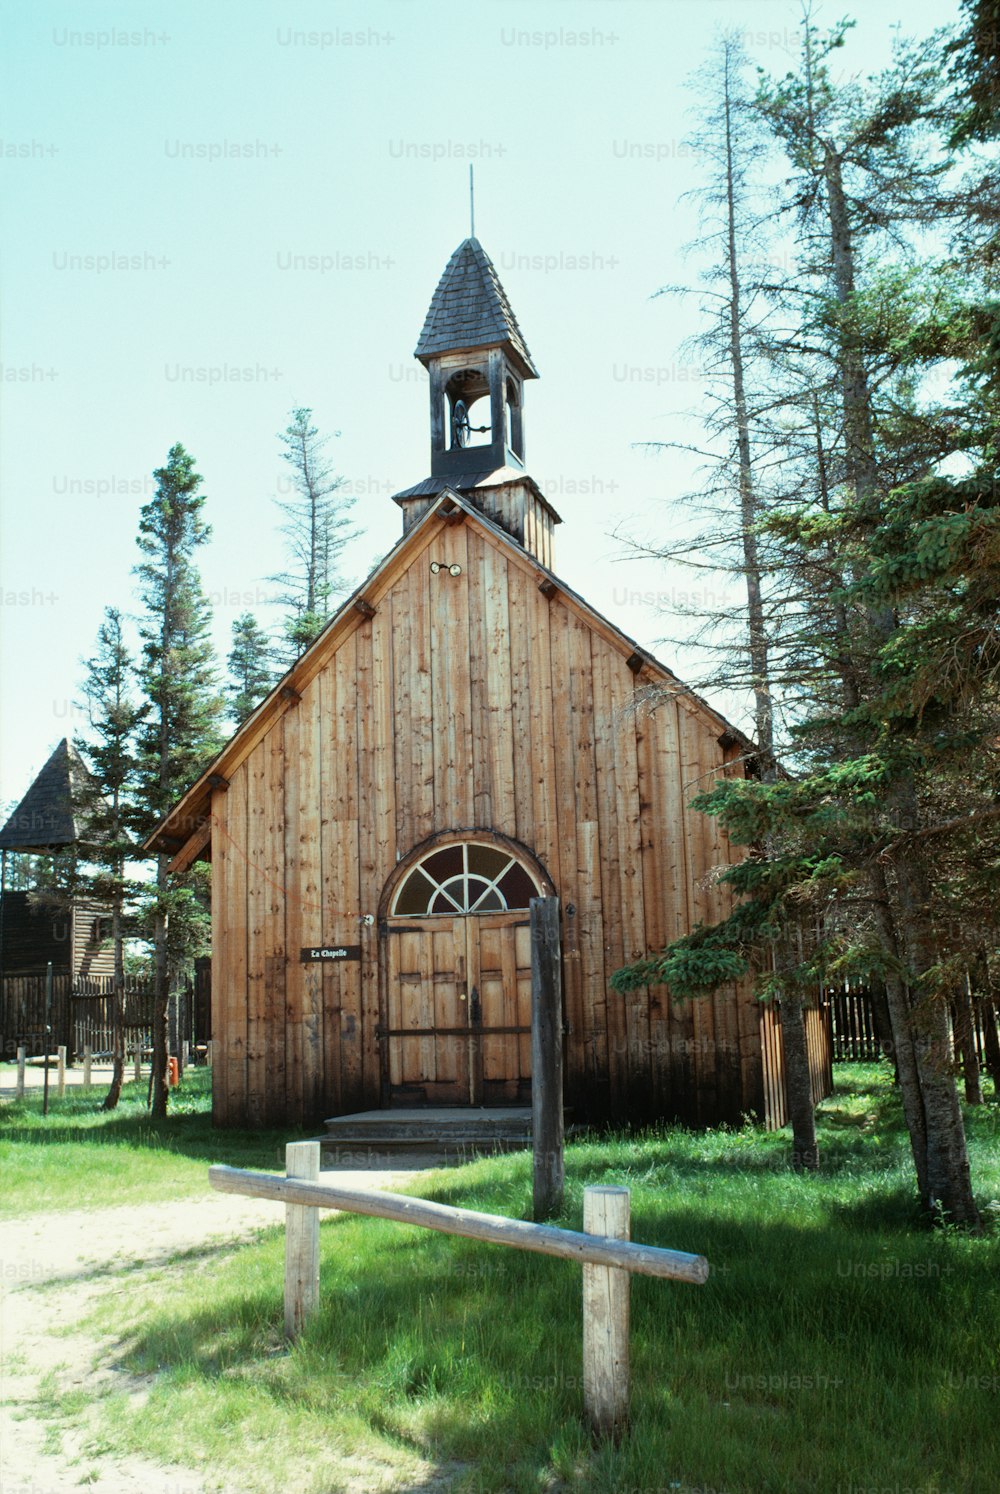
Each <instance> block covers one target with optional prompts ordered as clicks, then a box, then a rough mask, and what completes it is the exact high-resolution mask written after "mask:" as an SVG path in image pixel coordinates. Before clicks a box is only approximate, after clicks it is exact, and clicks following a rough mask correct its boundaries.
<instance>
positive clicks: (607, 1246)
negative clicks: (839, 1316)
mask: <svg viewBox="0 0 1000 1494" xmlns="http://www.w3.org/2000/svg"><path fill="white" fill-rule="evenodd" d="M319 1161H320V1144H319V1142H318V1141H296V1142H291V1143H289V1145H288V1146H287V1147H286V1149H285V1172H286V1175H285V1177H283V1178H282V1177H275V1176H274V1175H273V1174H271V1173H261V1172H244V1171H243V1170H241V1169H240V1168H236V1167H223V1166H216V1167H210V1168H209V1170H208V1180H209V1182H210V1183H211V1185H212V1187H213V1188H217V1189H218V1190H219V1192H220V1193H239V1194H245V1195H247V1196H248V1197H250V1198H270V1199H274V1200H275V1201H276V1202H278V1203H283V1204H284V1205H285V1332H286V1334H287V1335H288V1337H289V1338H294V1337H296V1336H297V1335H298V1334H299V1333H301V1331H302V1329H303V1328H304V1327H305V1325H306V1323H307V1322H308V1321H309V1319H310V1318H311V1317H312V1316H313V1315H314V1314H315V1313H316V1311H317V1310H318V1308H319V1300H320V1297H319V1214H318V1211H319V1210H320V1209H339V1210H342V1211H344V1212H346V1213H352V1214H367V1215H371V1216H373V1217H375V1218H377V1219H394V1220H396V1222H397V1223H399V1224H416V1225H419V1226H420V1227H421V1228H423V1229H433V1230H438V1231H440V1232H441V1233H443V1234H448V1235H462V1236H464V1237H465V1238H466V1239H471V1240H483V1241H487V1242H489V1243H491V1244H494V1245H507V1246H512V1247H513V1248H514V1249H515V1250H529V1251H535V1252H537V1253H538V1254H540V1255H554V1256H557V1257H559V1258H560V1259H562V1260H568V1261H575V1262H577V1263H578V1264H579V1265H581V1266H582V1267H583V1398H584V1410H585V1414H586V1416H587V1419H588V1421H589V1423H590V1426H591V1428H592V1429H593V1431H594V1432H595V1433H597V1434H598V1435H600V1436H604V1437H617V1436H619V1435H620V1434H621V1433H622V1432H623V1431H624V1429H625V1427H626V1426H627V1423H628V1405H629V1297H630V1290H629V1289H630V1277H631V1275H632V1273H637V1274H639V1275H642V1276H659V1277H664V1278H666V1279H668V1280H671V1281H686V1282H689V1283H691V1284H693V1285H695V1286H700V1285H702V1284H703V1283H704V1282H705V1281H707V1279H708V1261H707V1260H706V1259H705V1257H704V1256H701V1255H688V1254H686V1253H685V1252H683V1251H680V1250H665V1249H662V1248H661V1247H660V1246H656V1245H641V1244H638V1243H635V1242H633V1241H632V1240H630V1239H629V1228H630V1219H629V1209H630V1194H629V1190H628V1189H627V1188H612V1187H603V1186H600V1187H591V1188H586V1189H585V1190H584V1202H583V1233H582V1234H581V1233H580V1232H578V1231H576V1230H568V1229H558V1228H556V1227H555V1226H554V1225H549V1224H530V1223H528V1222H527V1221H526V1220H523V1219H508V1218H506V1217H505V1216H503V1215H499V1214H480V1213H477V1212H475V1211H474V1210H472V1209H456V1208H453V1207H452V1206H451V1205H450V1204H440V1203H433V1202H431V1201H430V1200H428V1199H424V1198H409V1197H407V1196H406V1195H405V1194H401V1193H381V1192H375V1191H372V1190H370V1189H365V1188H344V1187H340V1186H333V1185H331V1184H328V1183H320V1182H319V1181H318V1179H319Z"/></svg>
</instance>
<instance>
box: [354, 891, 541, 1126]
mask: <svg viewBox="0 0 1000 1494" xmlns="http://www.w3.org/2000/svg"><path fill="white" fill-rule="evenodd" d="M382 944H383V949H382V969H383V980H384V986H383V989H384V993H385V994H384V1004H383V1012H384V1018H383V1025H382V1028H381V1037H382V1055H383V1096H384V1100H385V1103H387V1104H389V1105H397V1106H401V1105H514V1104H528V1103H529V1102H530V1098H531V930H530V925H529V921H528V915H527V913H526V912H525V911H524V910H520V911H518V912H498V913H482V914H472V913H467V914H462V915H456V916H455V917H448V916H444V915H441V914H435V915H433V916H428V917H423V918H412V917H396V918H389V919H387V920H386V923H385V924H384V925H383V933H382Z"/></svg>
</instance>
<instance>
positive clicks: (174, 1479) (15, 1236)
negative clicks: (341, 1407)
mask: <svg viewBox="0 0 1000 1494" xmlns="http://www.w3.org/2000/svg"><path fill="white" fill-rule="evenodd" d="M401 1176H402V1174H400V1173H398V1172H389V1171H379V1172H349V1173H347V1172H341V1173H334V1172H331V1173H324V1174H323V1179H324V1181H325V1180H327V1179H329V1180H330V1181H331V1182H332V1181H334V1180H335V1179H341V1180H345V1181H346V1180H348V1179H349V1180H350V1181H351V1183H352V1184H354V1185H355V1186H359V1187H383V1188H387V1187H390V1186H392V1184H393V1183H397V1182H399V1181H400V1179H401ZM410 1176H411V1177H412V1174H410ZM281 1217H282V1210H281V1207H280V1205H275V1204H273V1203H268V1202H267V1201H265V1200H261V1199H250V1198H239V1197H235V1196H231V1195H226V1194H218V1193H209V1192H206V1195H205V1197H204V1198H198V1199H193V1200H191V1201H189V1202H186V1203H184V1204H183V1205H182V1206H180V1207H177V1208H174V1209H173V1210H169V1211H165V1210H164V1209H163V1208H162V1207H160V1206H159V1205H153V1204H146V1205H140V1206H133V1205H129V1206H127V1207H121V1208H110V1209H93V1210H79V1211H75V1212H72V1213H61V1214H38V1215H32V1216H30V1217H26V1218H22V1219H9V1220H6V1221H4V1222H3V1223H2V1224H0V1240H2V1245H0V1274H2V1281H0V1390H2V1402H3V1404H2V1407H0V1490H2V1491H3V1494H66V1491H70V1490H79V1489H81V1488H82V1489H86V1490H89V1491H92V1494H243V1491H242V1489H241V1488H240V1486H239V1485H238V1484H231V1483H230V1484H227V1483H225V1482H220V1480H219V1477H218V1476H217V1475H210V1474H207V1473H205V1472H199V1471H197V1470H195V1469H185V1468H182V1467H178V1466H171V1467H160V1466H158V1465H156V1464H153V1463H150V1462H148V1461H146V1460H144V1459H143V1458H139V1457H119V1456H117V1455H111V1454H102V1455H100V1456H94V1455H92V1454H88V1453H87V1452H86V1443H87V1439H88V1435H89V1434H90V1432H91V1427H90V1426H89V1425H88V1426H84V1427H82V1428H80V1429H67V1428H66V1427H65V1424H64V1423H61V1422H54V1421H53V1419H52V1418H51V1417H47V1416H46V1401H47V1400H49V1399H50V1398H51V1395H52V1387H53V1386H54V1387H55V1390H56V1392H57V1393H60V1394H62V1393H65V1392H67V1391H73V1390H74V1389H79V1388H83V1387H86V1389H87V1391H88V1394H93V1393H94V1391H95V1390H97V1391H98V1392H100V1391H101V1390H102V1389H105V1388H106V1390H107V1391H108V1393H122V1392H124V1393H125V1394H126V1395H128V1396H130V1397H133V1398H139V1399H141V1398H144V1397H145V1396H146V1395H147V1394H148V1392H149V1388H150V1386H151V1384H152V1382H153V1378H154V1377H153V1376H136V1375H132V1374H129V1373H128V1372H127V1371H126V1370H125V1369H123V1368H122V1367H121V1365H120V1364H118V1363H117V1362H116V1361H117V1351H116V1341H117V1334H116V1332H115V1331H114V1325H115V1298H116V1296H117V1295H119V1294H120V1293H121V1292H122V1291H124V1282H125V1281H126V1280H127V1282H128V1284H129V1287H130V1288H131V1287H132V1286H134V1284H135V1282H136V1281H137V1279H141V1275H142V1274H144V1273H145V1272H150V1273H152V1272H154V1271H155V1272H159V1273H162V1272H163V1271H165V1270H166V1271H178V1272H181V1271H183V1270H184V1269H185V1264H184V1262H183V1260H180V1261H178V1260H176V1259H174V1260H172V1259H171V1258H172V1257H176V1256H177V1255H178V1253H179V1252H183V1251H190V1250H192V1249H202V1250H203V1249H204V1248H205V1247H206V1246H208V1247H212V1246H213V1245H214V1246H216V1247H217V1248H218V1249H219V1251H220V1252H221V1253H223V1254H229V1253H230V1251H231V1249H232V1248H234V1247H235V1246H237V1245H238V1244H239V1243H240V1242H242V1241H245V1240H247V1239H249V1238H251V1237H252V1236H253V1235H254V1234H256V1233H257V1232H258V1231H259V1230H261V1229H263V1228H266V1227H267V1226H268V1225H273V1224H275V1223H277V1222H279V1221H280V1219H281ZM137 1273H138V1275H137ZM104 1303H106V1304H107V1313H106V1320H107V1323H108V1328H109V1331H108V1332H107V1333H106V1334H105V1335H102V1336H95V1335H94V1334H93V1333H92V1332H90V1331H88V1332H83V1331H78V1330H74V1327H73V1325H74V1323H77V1322H79V1321H80V1319H81V1318H82V1317H84V1316H86V1315H89V1314H90V1313H91V1312H92V1310H93V1308H94V1307H95V1306H98V1305H101V1304H104ZM49 1377H51V1378H49ZM100 1399H101V1397H100V1395H99V1394H98V1396H97V1400H96V1402H95V1406H99V1403H100ZM344 1475H345V1480H346V1481H347V1482H346V1484H345V1487H348V1488H351V1489H354V1490H356V1491H358V1494H367V1491H369V1490H380V1489H385V1488H396V1489H398V1488H400V1484H399V1483H398V1476H397V1478H396V1479H395V1480H394V1479H393V1475H392V1473H391V1470H390V1469H389V1468H388V1466H383V1467H367V1468H366V1467H361V1466H356V1465H352V1464H351V1463H349V1462H348V1463H347V1464H346V1465H345V1469H344ZM405 1487H406V1488H409V1489H417V1488H419V1489H424V1490H428V1491H429V1490H432V1489H438V1488H441V1487H442V1485H441V1484H440V1483H439V1481H438V1479H437V1477H436V1476H435V1470H434V1469H433V1468H432V1467H431V1465H424V1466H422V1467H415V1468H414V1470H413V1476H412V1478H411V1479H408V1480H407V1482H406V1484H405Z"/></svg>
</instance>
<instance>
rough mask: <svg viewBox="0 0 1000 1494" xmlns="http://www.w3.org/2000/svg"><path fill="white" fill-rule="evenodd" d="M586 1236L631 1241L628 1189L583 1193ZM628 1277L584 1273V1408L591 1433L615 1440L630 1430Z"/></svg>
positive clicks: (593, 1269)
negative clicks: (628, 1427) (628, 1428)
mask: <svg viewBox="0 0 1000 1494" xmlns="http://www.w3.org/2000/svg"><path fill="white" fill-rule="evenodd" d="M583 1228H584V1232H585V1233H586V1234H588V1235H605V1236H607V1237H608V1238H609V1239H612V1240H627V1239H628V1238H629V1190H628V1189H627V1188H610V1187H595V1188H585V1189H584V1192H583ZM630 1284H631V1276H630V1274H629V1272H628V1271H623V1270H621V1269H619V1268H618V1267H616V1266H589V1265H588V1266H584V1268H583V1404H584V1409H585V1411H586V1414H587V1420H588V1421H589V1423H590V1427H591V1430H592V1431H593V1433H594V1434H595V1436H598V1437H611V1438H613V1439H615V1440H616V1441H617V1440H618V1438H619V1437H621V1435H622V1434H623V1432H624V1431H625V1430H626V1428H627V1426H628V1401H629V1384H628V1381H629V1362H628V1320H629V1287H630Z"/></svg>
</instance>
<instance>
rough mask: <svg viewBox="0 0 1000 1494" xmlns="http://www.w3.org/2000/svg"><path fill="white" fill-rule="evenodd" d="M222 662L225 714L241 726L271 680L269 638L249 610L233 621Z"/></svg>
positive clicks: (273, 673)
mask: <svg viewBox="0 0 1000 1494" xmlns="http://www.w3.org/2000/svg"><path fill="white" fill-rule="evenodd" d="M226 663H227V665H228V667H229V680H228V682H227V684H226V686H225V694H226V699H227V702H228V705H229V715H230V716H231V717H232V720H233V721H234V723H235V724H236V726H242V725H243V723H244V721H245V720H246V719H247V717H248V716H250V715H251V714H252V713H253V712H254V711H255V710H256V709H257V707H258V706H259V705H260V703H261V701H262V700H263V699H264V696H265V695H266V694H267V693H268V691H269V690H270V688H271V686H272V685H273V684H274V680H275V667H274V660H273V656H272V650H271V643H270V640H269V639H268V636H267V634H266V633H265V632H264V630H263V628H262V627H261V626H260V624H259V623H258V621H257V619H256V618H255V617H254V615H253V613H252V612H244V613H243V614H242V615H241V616H240V617H238V618H237V619H236V621H235V622H234V623H233V646H232V649H231V650H230V653H229V656H228V658H227V660H226Z"/></svg>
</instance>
